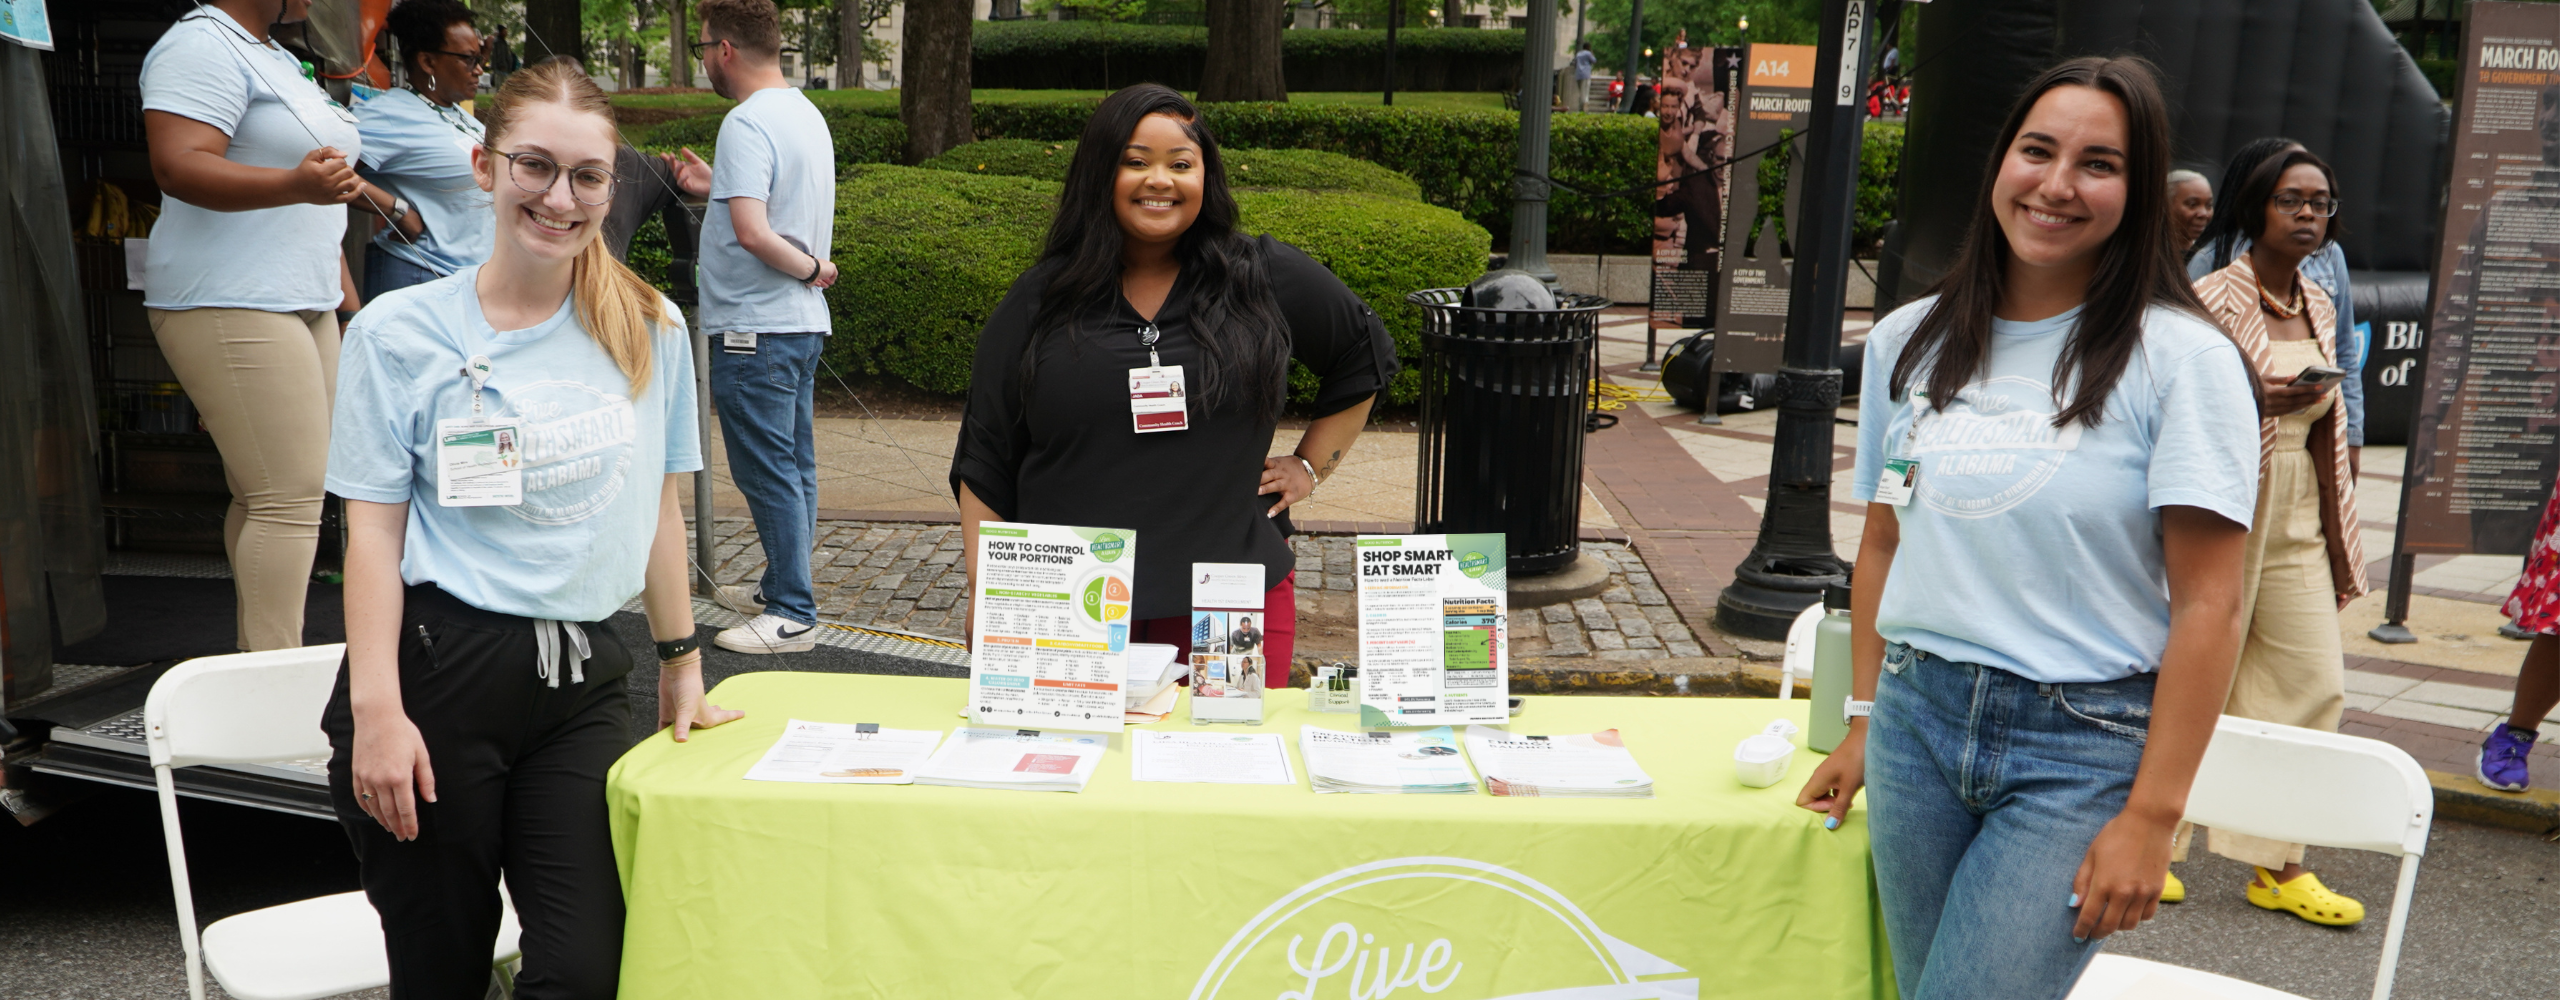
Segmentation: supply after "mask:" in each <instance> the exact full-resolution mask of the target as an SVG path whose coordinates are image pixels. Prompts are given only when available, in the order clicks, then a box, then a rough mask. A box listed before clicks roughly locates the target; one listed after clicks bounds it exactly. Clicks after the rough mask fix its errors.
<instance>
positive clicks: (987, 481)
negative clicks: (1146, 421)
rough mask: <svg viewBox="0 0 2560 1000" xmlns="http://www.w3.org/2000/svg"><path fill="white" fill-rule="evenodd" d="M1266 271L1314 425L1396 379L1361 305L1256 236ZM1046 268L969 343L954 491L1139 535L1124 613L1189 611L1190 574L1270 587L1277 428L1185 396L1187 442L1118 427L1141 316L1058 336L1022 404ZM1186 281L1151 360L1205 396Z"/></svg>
mask: <svg viewBox="0 0 2560 1000" xmlns="http://www.w3.org/2000/svg"><path fill="white" fill-rule="evenodd" d="M1257 242H1258V244H1259V245H1260V249H1261V253H1262V258H1263V264H1264V270H1265V271H1266V273H1267V274H1268V275H1269V277H1270V282H1271V290H1272V293H1273V296H1274V298H1276V299H1277V300H1278V302H1279V305H1280V313H1281V316H1282V318H1283V319H1285V320H1286V321H1287V323H1288V327H1289V341H1290V349H1289V350H1290V355H1291V356H1292V357H1295V358H1296V359H1297V360H1299V361H1301V362H1304V363H1305V364H1306V366H1307V368H1308V369H1310V370H1312V371H1313V372H1315V374H1316V377H1317V378H1319V379H1321V380H1322V382H1323V385H1322V388H1320V389H1318V390H1317V393H1316V402H1315V413H1316V415H1317V416H1328V415H1331V414H1334V413H1337V412H1340V411H1342V410H1343V409H1345V408H1348V407H1350V406H1351V405H1353V404H1355V403H1358V402H1360V401H1361V400H1363V399H1366V398H1368V397H1369V396H1371V395H1372V394H1375V393H1377V392H1378V391H1379V390H1381V389H1383V388H1385V387H1386V384H1387V379H1388V377H1389V376H1392V375H1394V374H1395V373H1396V357H1395V342H1394V340H1392V339H1391V338H1389V337H1388V336H1387V329H1386V325H1385V324H1384V323H1382V322H1380V321H1379V319H1378V314H1377V313H1376V312H1374V311H1372V310H1370V308H1369V306H1368V304H1367V303H1365V302H1362V301H1360V297H1359V296H1357V295H1353V294H1352V293H1351V289H1349V288H1346V287H1344V286H1343V284H1342V281H1341V279H1339V278H1336V277H1334V276H1333V272H1331V271H1328V270H1326V269H1325V267H1324V265H1322V264H1319V263H1316V262H1315V260H1314V259H1313V258H1310V257H1308V256H1307V255H1306V254H1305V253H1304V252H1301V251H1300V250H1299V249H1298V248H1296V247H1293V246H1290V245H1288V244H1286V243H1282V242H1280V241H1278V240H1275V239H1272V238H1270V237H1268V236H1265V237H1261V238H1260V239H1259V240H1258V241H1257ZM1057 266H1058V265H1057V264H1056V263H1055V262H1051V263H1046V264H1042V265H1040V266H1037V267H1033V268H1032V269H1031V270H1029V271H1026V272H1024V273H1023V275H1022V277H1020V278H1017V279H1015V280H1014V283H1013V289H1012V291H1010V292H1007V293H1006V294H1005V297H1004V301H1003V302H1002V303H1000V304H998V305H997V306H996V311H995V315H994V316H992V317H990V318H989V319H988V320H987V326H986V329H985V330H984V331H982V332H981V333H980V334H979V335H978V355H977V362H976V366H975V369H974V371H973V373H972V375H971V378H970V383H969V403H968V412H967V414H966V415H965V416H963V417H962V419H961V424H960V442H959V446H958V447H957V448H956V449H955V450H954V451H953V452H952V458H951V489H952V493H953V495H955V496H956V495H958V493H959V491H960V486H961V484H963V483H966V484H967V485H968V487H969V490H970V492H972V493H974V494H976V495H977V497H978V499H979V500H982V501H985V502H986V504H987V506H988V507H990V508H993V509H994V510H995V512H996V515H997V516H998V517H1002V518H1004V519H1006V520H1009V521H1018V522H1026V523H1031V524H1063V525H1074V526H1078V527H1087V528H1125V529H1129V530H1132V531H1136V532H1137V533H1138V573H1137V587H1136V589H1137V592H1136V593H1135V594H1134V595H1133V597H1134V598H1135V600H1134V601H1133V603H1134V605H1135V606H1134V607H1133V608H1131V614H1132V616H1133V617H1136V618H1167V617H1172V616H1175V615H1182V614H1187V613H1189V611H1190V605H1191V587H1190V580H1189V572H1190V569H1191V564H1192V563H1195V562H1230V563H1240V562H1258V563H1261V564H1262V565H1263V574H1264V577H1263V579H1264V581H1265V583H1266V584H1267V585H1277V584H1278V583H1279V582H1280V578H1281V577H1282V576H1283V575H1285V574H1287V573H1288V572H1289V571H1290V570H1291V569H1292V568H1294V567H1295V566H1296V564H1297V560H1296V558H1295V557H1294V556H1292V555H1291V554H1290V552H1289V545H1288V542H1287V541H1286V540H1285V539H1284V537H1283V536H1282V533H1281V528H1280V526H1279V525H1278V524H1276V523H1274V521H1275V519H1274V518H1268V517H1264V516H1263V512H1264V511H1266V510H1269V509H1271V505H1272V504H1274V503H1277V502H1279V495H1278V494H1271V495H1269V496H1259V495H1256V494H1255V493H1254V490H1255V489H1256V488H1257V487H1258V486H1259V485H1260V484H1261V481H1262V460H1263V459H1264V458H1265V457H1267V456H1268V455H1269V454H1270V452H1271V435H1272V430H1273V422H1272V421H1270V420H1267V419H1264V418H1262V417H1261V416H1260V415H1258V414H1253V413H1248V412H1245V410H1244V407H1243V406H1242V404H1241V403H1236V402H1230V403H1228V404H1226V405H1223V406H1220V407H1218V408H1216V409H1207V408H1205V407H1203V406H1202V405H1201V402H1200V398H1199V397H1197V396H1194V397H1193V399H1192V403H1191V413H1190V416H1191V427H1190V429H1189V430H1180V431H1168V432H1163V433H1156V434H1140V433H1137V431H1136V430H1135V429H1134V428H1133V426H1132V424H1131V422H1130V419H1129V369H1131V368H1142V367H1145V366H1146V364H1147V349H1146V346H1145V345H1143V344H1141V343H1139V342H1138V328H1139V327H1142V326H1144V325H1146V323H1147V320H1146V319H1144V318H1142V317H1140V316H1139V315H1138V311H1137V309H1136V308H1134V307H1132V306H1130V305H1129V302H1128V300H1127V299H1126V298H1122V299H1120V300H1119V301H1118V302H1116V303H1115V304H1114V307H1113V308H1112V310H1111V311H1110V312H1109V313H1108V314H1095V315H1091V316H1088V317H1087V318H1085V319H1084V320H1083V321H1081V322H1079V323H1077V324H1076V325H1075V326H1074V328H1073V329H1072V331H1071V332H1072V334H1073V335H1072V336H1067V335H1064V334H1063V333H1053V334H1051V335H1050V336H1048V337H1047V338H1045V339H1044V340H1043V341H1042V343H1041V348H1040V353H1039V356H1038V358H1037V359H1036V360H1035V361H1034V363H1035V364H1037V365H1038V366H1039V377H1038V378H1036V379H1033V380H1032V388H1033V394H1032V396H1031V398H1030V399H1029V400H1028V401H1027V404H1026V401H1025V400H1024V399H1023V395H1022V372H1021V370H1020V366H1021V363H1022V362H1021V359H1022V350H1023V346H1024V344H1025V343H1026V341H1027V340H1028V339H1029V338H1030V336H1031V318H1032V316H1033V315H1034V314H1036V313H1037V312H1039V309H1040V290H1041V288H1042V287H1043V286H1044V285H1046V284H1047V282H1048V280H1049V275H1050V273H1051V272H1052V271H1053V270H1054V269H1055V268H1056V267H1057ZM1194 279H1195V276H1194V272H1193V271H1192V270H1191V269H1188V268H1186V269H1184V271H1183V272H1182V275H1181V277H1179V278H1177V279H1175V281H1174V284H1173V291H1172V293H1171V294H1168V295H1166V296H1165V300H1164V306H1163V308H1161V309H1159V310H1157V311H1156V318H1155V325H1156V328H1157V330H1158V331H1160V332H1161V333H1162V337H1161V338H1160V339H1159V340H1158V342H1157V344H1156V350H1157V353H1158V354H1159V355H1161V356H1162V358H1163V360H1164V363H1165V364H1167V365H1181V366H1183V369H1184V373H1185V375H1186V379H1185V381H1186V383H1187V384H1188V385H1189V386H1190V387H1191V388H1192V389H1193V390H1194V391H1197V389H1198V388H1199V386H1200V385H1201V375H1200V371H1201V369H1200V348H1199V342H1198V341H1197V340H1194V339H1193V337H1192V330H1191V323H1190V314H1191V296H1192V295H1193V294H1194V292H1195V290H1196V289H1195V287H1194V284H1193V282H1194Z"/></svg>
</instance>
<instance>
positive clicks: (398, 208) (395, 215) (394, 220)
mask: <svg viewBox="0 0 2560 1000" xmlns="http://www.w3.org/2000/svg"><path fill="white" fill-rule="evenodd" d="M408 217H409V199H407V198H403V197H400V196H399V195H396V194H395V195H392V196H391V214H390V216H389V218H390V220H391V224H392V225H395V226H396V225H399V224H400V220H402V219H406V218H408Z"/></svg>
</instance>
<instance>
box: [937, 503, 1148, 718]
mask: <svg viewBox="0 0 2560 1000" xmlns="http://www.w3.org/2000/svg"><path fill="white" fill-rule="evenodd" d="M973 557H974V558H975V559H976V560H977V564H978V579H977V589H978V592H977V595H976V600H977V602H978V605H977V607H978V624H977V629H976V630H975V631H974V632H973V633H972V634H971V635H970V636H969V718H971V719H972V720H975V721H977V722H980V723H986V724H995V725H1006V726H1037V727H1040V728H1045V729H1077V730H1085V731H1090V732H1117V731H1119V729H1120V726H1121V723H1122V716H1123V714H1124V713H1125V712H1126V711H1127V706H1126V705H1125V704H1123V701H1122V697H1123V696H1122V693H1121V689H1122V688H1123V687H1124V686H1125V685H1126V684H1127V683H1128V675H1129V607H1130V605H1129V598H1130V594H1131V591H1130V581H1131V579H1132V578H1133V577H1135V576H1136V574H1137V565H1138V533H1137V532H1134V531H1127V530H1123V529H1118V528H1069V527H1061V526H1059V525H1053V524H1008V523H1004V522H1000V521H989V522H987V523H986V524H984V525H982V526H980V527H979V529H978V551H977V552H975V553H973Z"/></svg>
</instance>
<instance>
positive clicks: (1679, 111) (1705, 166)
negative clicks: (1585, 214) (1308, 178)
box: [1652, 45, 1742, 330]
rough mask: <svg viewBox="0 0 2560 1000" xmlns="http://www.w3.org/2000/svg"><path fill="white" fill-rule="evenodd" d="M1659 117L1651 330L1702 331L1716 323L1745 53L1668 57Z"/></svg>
mask: <svg viewBox="0 0 2560 1000" xmlns="http://www.w3.org/2000/svg"><path fill="white" fill-rule="evenodd" d="M1661 80H1662V88H1661V92H1660V94H1659V96H1657V97H1656V98H1655V99H1654V105H1653V106H1654V117H1656V118H1657V119H1660V121H1661V123H1662V134H1661V143H1660V146H1661V148H1660V153H1659V155H1658V156H1656V157H1655V158H1654V173H1653V175H1654V178H1655V179H1657V180H1660V181H1662V182H1663V183H1662V184H1661V185H1660V186H1658V187H1655V188H1654V189H1653V299H1652V311H1653V327H1654V329H1657V330H1702V329H1706V328H1708V327H1711V326H1714V325H1715V321H1716V259H1717V257H1718V255H1719V254H1720V253H1721V252H1722V251H1723V249H1724V224H1725V218H1726V215H1725V210H1724V207H1725V195H1726V193H1727V190H1728V188H1729V187H1730V185H1731V178H1730V177H1729V176H1728V175H1730V174H1731V173H1732V171H1731V170H1730V169H1727V168H1726V167H1725V166H1724V162H1725V161H1726V160H1728V159H1730V158H1731V157H1732V156H1733V125H1734V118H1735V108H1734V105H1733V98H1734V96H1735V95H1736V94H1737V93H1739V92H1740V91H1741V89H1742V50H1741V49H1739V48H1690V47H1688V46H1685V45H1684V46H1681V47H1679V48H1675V49H1672V50H1671V51H1669V52H1666V53H1663V56H1662V76H1661Z"/></svg>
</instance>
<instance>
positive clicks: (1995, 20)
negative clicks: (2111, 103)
mask: <svg viewBox="0 0 2560 1000" xmlns="http://www.w3.org/2000/svg"><path fill="white" fill-rule="evenodd" d="M1918 35H1919V53H1918V57H1917V58H1916V59H1915V60H1914V63H1913V69H1914V73H1913V77H1914V78H1913V81H1912V85H1911V91H1912V97H1913V100H1914V104H1913V106H1912V108H1911V112H1910V138H1909V139H1908V141H1907V142H1906V144H1905V145H1904V147H1903V153H1902V198H1901V210H1900V212H1899V213H1898V215H1897V218H1898V220H1899V221H1898V223H1897V224H1896V225H1895V227H1894V229H1893V231H1892V233H1891V234H1890V235H1888V237H1887V238H1886V241H1885V246H1884V254H1883V259H1882V260H1881V261H1879V264H1880V265H1881V266H1880V267H1879V269H1878V271H1879V273H1878V274H1877V279H1878V280H1877V303H1876V304H1877V307H1878V310H1879V311H1882V310H1886V309H1890V308H1891V307H1893V306H1895V305H1899V304H1901V303H1903V302H1907V301H1910V300H1912V299H1914V298H1918V297H1919V296H1921V295H1923V294H1925V293H1926V292H1927V290H1928V288H1929V286H1930V285H1931V284H1933V283H1935V282H1936V281H1937V280H1938V278H1939V277H1940V276H1941V275H1942V274H1944V273H1945V270H1946V267H1947V265H1948V262H1950V261H1951V260H1953V259H1954V255H1955V250H1956V243H1957V241H1958V240H1961V239H1962V238H1963V236H1964V226H1965V222H1966V220H1967V219H1969V218H1970V217H1971V215H1972V212H1973V210H1974V196H1975V193H1976V191H1977V190H1978V188H1979V187H1980V184H1981V181H1982V171H1983V169H1984V167H1985V166H1986V165H1987V164H1988V162H1989V160H1990V157H1991V155H1992V149H1991V145H1992V143H1993V142H1994V141H1995V140H1997V139H1998V138H1999V131H2000V122H2001V119H2002V117H2003V116H2005V115H2006V114H2007V113H2008V109H2009V104H2010V102H2011V101H2013V100H2015V99H2016V98H2017V95H2018V93H2019V91H2021V90H2023V89H2025V87H2026V84H2027V83H2028V81H2029V80H2030V79H2032V78H2033V77H2034V76H2035V75H2036V74H2037V73H2038V72H2040V71H2042V70H2043V69H2044V68H2045V67H2047V66H2050V65H2052V64H2053V63H2054V62H2055V61H2057V60H2060V59H2066V58H2070V57H2073V56H2082V55H2118V54H2131V55H2139V56H2142V57H2144V58H2147V59H2150V60H2151V61H2152V62H2154V63H2156V64H2158V65H2159V66H2160V69H2161V76H2162V83H2163V84H2164V86H2165V88H2166V90H2167V92H2168V97H2169V104H2170V109H2171V114H2172V120H2171V125H2172V127H2173V128H2174V129H2175V130H2176V132H2177V136H2178V151H2177V165H2178V166H2181V167H2186V168H2189V169H2193V170H2197V171H2200V172H2202V173H2203V174H2204V175H2205V176H2207V177H2215V178H2219V177H2220V176H2221V174H2222V163H2223V159H2224V157H2225V156H2226V155H2228V154H2229V152H2230V151H2231V150H2233V149H2237V148H2239V147H2240V145H2241V144H2243V143H2246V142H2248V141H2249V140H2251V139H2256V138H2258V137H2260V136H2270V135H2282V136H2290V137H2292V138H2295V139H2299V140H2301V141H2302V143H2303V144H2304V145H2305V146H2308V147H2310V149H2311V150H2312V151H2313V152H2315V153H2318V154H2320V156H2321V157H2322V158H2324V159H2327V160H2328V161H2329V162H2330V163H2331V164H2332V165H2333V166H2335V167H2336V169H2337V171H2338V175H2339V176H2338V182H2339V186H2340V187H2341V188H2342V190H2341V191H2340V192H2339V193H2340V196H2341V200H2343V201H2344V202H2345V205H2344V207H2343V208H2342V209H2341V211H2340V213H2339V221H2340V222H2342V223H2343V224H2344V226H2345V229H2346V233H2347V238H2346V239H2345V240H2344V243H2345V245H2346V251H2347V262H2348V265H2349V266H2350V267H2351V268H2353V269H2355V270H2356V271H2358V272H2364V273H2359V274H2357V275H2356V278H2355V282H2356V293H2357V294H2356V307H2357V319H2358V320H2359V321H2370V323H2371V330H2372V337H2371V357H2370V359H2369V360H2368V361H2367V363H2366V365H2365V382H2366V406H2367V417H2366V441H2367V442H2368V443H2371V444H2398V443H2403V442H2405V441H2406V440H2407V428H2408V423H2409V420H2410V415H2411V411H2412V409H2413V407H2412V405H2411V404H2412V401H2413V393H2412V391H2411V390H2410V388H2409V387H2408V386H2407V385H2406V384H2405V383H2402V384H2384V383H2383V382H2382V381H2381V378H2382V373H2384V372H2385V371H2388V370H2392V369H2394V368H2396V367H2398V366H2399V364H2400V362H2402V361H2405V360H2407V359H2409V358H2414V357H2417V356H2418V354H2419V351H2418V347H2419V345H2418V344H2417V343H2413V341H2417V340H2418V339H2419V338H2418V337H2417V336H2414V335H2407V334H2406V331H2404V335H2403V336H2402V337H2400V338H2399V339H2398V340H2396V341H2394V340H2391V339H2389V338H2387V337H2386V330H2387V329H2388V326H2387V325H2388V324H2390V323H2393V322H2401V323H2420V322H2423V320H2424V313H2425V310H2426V304H2425V301H2424V299H2425V295H2424V289H2425V284H2426V271H2427V269H2428V267H2429V266H2430V262H2431V261H2432V259H2433V258H2434V256H2435V248H2436V228H2437V226H2438V224H2439V221H2440V220H2441V218H2442V193H2443V190H2444V169H2445V162H2444V150H2445V143H2446V141H2447V130H2448V129H2449V128H2450V127H2451V123H2452V112H2451V110H2450V109H2448V108H2446V107H2445V105H2444V103H2443V101H2442V100H2441V99H2440V98H2439V97H2438V96H2437V94H2436V92H2435V88H2434V87H2433V86H2431V85H2429V84H2428V83H2427V79H2426V77H2425V76H2424V75H2422V74H2420V73H2419V72H2418V67H2417V65H2416V64H2415V63H2413V62H2411V61H2410V59H2409V56H2408V54H2407V53H2406V52H2404V51H2403V50H2402V49H2401V48H2400V46H2399V44H2398V43H2396V42H2394V41H2393V40H2392V38H2391V34H2390V32H2389V31H2388V30H2387V29H2385V28H2384V27H2383V24H2382V19H2381V17H2380V16H2379V15H2377V14H2375V13H2374V10H2373V5H2372V3H2371V2H2370V0H1937V2H1935V3H1931V4H1927V5H1925V6H1923V7H1921V8H1920V23H1919V31H1918ZM2375 272H2378V273H2375ZM2413 285H2414V286H2415V291H2414V292H2413V291H2412V286H2413ZM2403 313H2405V315H2404V314H2403ZM2416 329H2417V328H2416V327H2414V326H2413V327H2408V328H2407V330H2408V331H2414V330H2416ZM2393 343H2398V344H2402V345H2405V346H2404V347H2391V346H2390V345H2391V344H2393Z"/></svg>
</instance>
